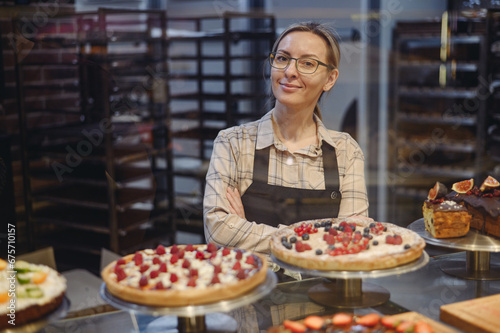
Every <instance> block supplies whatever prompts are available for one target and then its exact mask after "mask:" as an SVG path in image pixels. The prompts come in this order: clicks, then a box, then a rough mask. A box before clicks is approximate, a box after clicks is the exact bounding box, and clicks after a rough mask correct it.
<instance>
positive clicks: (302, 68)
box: [269, 52, 335, 74]
mask: <svg viewBox="0 0 500 333" xmlns="http://www.w3.org/2000/svg"><path fill="white" fill-rule="evenodd" d="M292 59H293V60H295V67H296V68H297V71H299V73H302V74H313V73H314V72H316V70H317V69H318V67H319V65H321V66H325V67H326V68H328V69H334V68H335V66H332V65H327V64H325V63H324V62H321V61H319V60H316V59H311V58H292V57H289V56H287V55H286V54H284V53H279V52H272V53H271V54H269V63H270V64H271V66H272V67H274V68H276V69H286V68H287V67H288V65H290V61H291V60H292Z"/></svg>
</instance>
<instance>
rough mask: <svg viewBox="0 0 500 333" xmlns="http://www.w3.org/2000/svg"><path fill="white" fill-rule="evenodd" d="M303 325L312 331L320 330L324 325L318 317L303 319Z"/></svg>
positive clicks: (322, 320)
mask: <svg viewBox="0 0 500 333" xmlns="http://www.w3.org/2000/svg"><path fill="white" fill-rule="evenodd" d="M304 325H306V326H307V328H310V329H312V330H320V329H321V328H322V327H323V326H324V325H325V320H324V319H323V318H321V317H320V316H308V317H306V319H304Z"/></svg>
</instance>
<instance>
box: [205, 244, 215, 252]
mask: <svg viewBox="0 0 500 333" xmlns="http://www.w3.org/2000/svg"><path fill="white" fill-rule="evenodd" d="M207 251H208V252H217V246H216V245H215V244H214V243H208V245H207Z"/></svg>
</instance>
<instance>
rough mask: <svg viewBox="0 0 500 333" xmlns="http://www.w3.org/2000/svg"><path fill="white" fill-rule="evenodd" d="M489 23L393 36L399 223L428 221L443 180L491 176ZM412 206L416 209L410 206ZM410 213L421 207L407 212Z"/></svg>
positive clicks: (406, 28)
mask: <svg viewBox="0 0 500 333" xmlns="http://www.w3.org/2000/svg"><path fill="white" fill-rule="evenodd" d="M488 47H489V41H488V32H487V24H486V20H485V19H484V18H474V19H473V18H465V17H453V18H448V13H445V14H444V15H443V18H442V21H441V22H405V23H398V24H397V26H396V28H395V30H394V36H393V50H394V56H393V59H392V64H393V68H394V70H393V77H392V80H393V81H392V83H393V84H392V96H393V98H392V110H393V111H392V113H393V118H392V119H393V123H392V135H393V138H394V140H391V141H392V157H391V161H390V166H391V173H392V184H391V185H392V198H393V200H392V205H393V207H392V208H393V209H392V211H393V214H394V216H392V217H391V220H394V221H402V220H404V219H406V220H407V221H403V222H411V221H413V220H416V219H417V218H419V217H421V214H422V213H421V205H420V204H417V205H416V204H415V202H420V203H421V202H423V200H425V198H426V197H427V193H428V190H429V189H430V188H431V187H432V186H433V185H434V183H435V182H436V181H440V182H442V183H445V184H447V185H450V186H451V184H452V183H454V182H456V181H460V180H464V179H468V178H477V179H478V181H479V179H481V178H483V177H484V175H485V174H486V173H488V172H489V170H490V169H489V167H490V165H489V163H488V159H487V156H486V149H485V144H486V140H487V131H486V128H487V127H486V124H487V113H488V103H489V102H488V100H489V96H485V91H488V90H489V83H488V82H487V78H488V74H489V72H488V63H489V57H488ZM406 203H408V205H406ZM407 207H413V208H412V209H413V210H412V209H407Z"/></svg>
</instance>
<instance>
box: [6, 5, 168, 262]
mask: <svg viewBox="0 0 500 333" xmlns="http://www.w3.org/2000/svg"><path fill="white" fill-rule="evenodd" d="M20 25H22V21H20V20H18V19H15V20H13V26H14V31H16V30H15V29H16V28H17V29H18V28H19V26H20ZM165 32H166V13H165V12H164V11H154V10H114V9H104V8H101V9H99V10H98V11H95V12H85V13H78V14H74V13H73V14H65V15H60V16H54V17H51V18H50V20H49V22H48V23H47V25H45V26H44V27H43V28H41V29H39V30H37V34H36V35H35V36H33V38H32V39H31V41H32V42H33V45H34V47H33V49H32V50H28V51H26V50H23V49H18V50H16V51H17V52H16V55H17V57H18V60H19V61H17V64H16V74H17V75H16V81H17V82H16V86H17V91H18V98H17V99H18V112H19V115H20V132H21V139H20V147H21V148H20V150H21V151H22V152H23V155H22V157H21V159H22V161H23V166H24V167H23V168H24V177H23V178H24V181H25V188H24V196H25V203H26V216H25V219H26V221H27V225H28V226H30V228H29V229H30V230H29V234H30V235H31V241H32V243H33V244H34V246H35V247H39V246H43V245H44V244H50V245H51V246H53V247H54V249H55V250H56V256H58V257H61V258H62V257H64V258H65V257H66V255H67V256H68V257H69V258H65V259H64V260H62V261H65V260H67V261H68V262H71V257H72V256H73V257H74V255H75V254H79V255H80V257H79V258H82V255H84V256H85V257H88V258H95V257H98V256H99V255H100V252H101V248H107V249H109V250H111V251H113V252H115V253H121V254H125V253H130V252H131V251H134V249H136V248H138V247H145V246H147V245H149V246H154V245H155V244H157V243H158V242H160V241H164V242H170V243H173V237H174V235H175V232H174V230H175V225H174V223H173V211H174V208H173V207H174V196H173V180H172V177H171V175H172V174H171V170H172V155H171V131H170V128H169V126H170V112H169V109H168V103H167V98H166V96H168V86H167V84H166V76H167V74H168V68H167V58H166V37H165ZM34 72H39V73H41V74H40V75H43V77H42V78H41V79H40V80H38V81H34V80H32V79H31V80H29V81H28V78H30V77H28V75H32V74H33V73H34ZM32 96H41V98H40V99H39V100H41V102H37V100H33V98H32ZM24 152H25V153H24ZM34 235H36V236H37V237H36V239H35V238H34ZM82 264H83V263H82ZM91 269H92V270H95V269H96V267H92V268H91ZM97 270H98V268H97Z"/></svg>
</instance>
